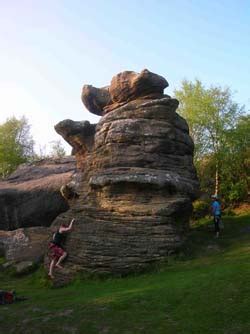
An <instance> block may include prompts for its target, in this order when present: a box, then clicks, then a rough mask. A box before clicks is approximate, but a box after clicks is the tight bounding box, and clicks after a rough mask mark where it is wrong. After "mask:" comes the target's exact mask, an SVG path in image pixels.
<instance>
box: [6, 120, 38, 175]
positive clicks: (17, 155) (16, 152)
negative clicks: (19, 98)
mask: <svg viewBox="0 0 250 334" xmlns="http://www.w3.org/2000/svg"><path fill="white" fill-rule="evenodd" d="M33 156H34V140H33V138H32V136H31V134H30V125H29V124H28V120H27V119H26V118H25V117H24V116H23V117H21V118H20V119H17V118H15V117H11V118H9V119H7V121H6V122H5V123H3V124H1V125H0V176H1V177H6V176H7V175H9V174H10V173H11V172H13V171H14V170H15V169H16V168H17V166H18V165H20V164H21V163H24V162H27V161H29V160H30V159H32V157H33Z"/></svg>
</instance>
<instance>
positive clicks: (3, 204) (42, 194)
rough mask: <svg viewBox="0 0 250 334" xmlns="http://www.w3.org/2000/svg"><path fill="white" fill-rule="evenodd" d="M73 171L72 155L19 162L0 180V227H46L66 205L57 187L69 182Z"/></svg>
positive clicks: (11, 228)
mask: <svg viewBox="0 0 250 334" xmlns="http://www.w3.org/2000/svg"><path fill="white" fill-rule="evenodd" d="M75 173H76V162H75V158H74V157H64V158H60V159H44V160H41V161H37V162H34V163H32V164H24V165H21V166H20V167H19V168H18V169H17V170H16V171H15V172H14V173H13V174H11V176H10V177H9V178H8V179H7V180H5V181H2V182H0V230H15V229H18V228H20V227H32V226H50V225H51V223H52V222H53V220H54V219H55V218H56V217H57V216H58V215H59V214H60V213H62V212H64V211H67V210H68V208H69V204H68V201H67V200H65V198H64V197H63V196H62V195H61V193H60V188H61V187H62V186H63V185H65V184H67V183H68V182H72V177H73V176H74V175H75Z"/></svg>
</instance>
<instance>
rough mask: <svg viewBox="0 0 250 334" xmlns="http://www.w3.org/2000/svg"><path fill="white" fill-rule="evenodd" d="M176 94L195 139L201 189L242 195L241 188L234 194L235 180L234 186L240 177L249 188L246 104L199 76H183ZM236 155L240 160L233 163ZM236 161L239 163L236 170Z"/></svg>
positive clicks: (180, 109)
mask: <svg viewBox="0 0 250 334" xmlns="http://www.w3.org/2000/svg"><path fill="white" fill-rule="evenodd" d="M175 96H176V98H177V99H178V100H179V101H180V106H179V109H178V112H179V113H180V114H181V115H182V116H183V117H184V118H185V119H186V120H187V122H188V124H189V129H190V135H191V137H192V138H193V140H194V143H195V157H194V160H195V165H196V167H197V171H198V175H199V178H200V181H201V188H202V190H204V191H209V192H215V193H218V192H219V190H220V192H222V193H224V196H227V198H228V199H229V198H231V199H232V197H235V199H236V197H237V196H238V198H239V197H241V198H242V196H239V191H238V195H235V196H232V191H233V187H232V182H233V184H234V186H235V185H236V184H237V182H238V181H239V180H241V183H240V184H241V186H240V187H241V189H243V188H244V189H246V187H245V184H246V183H247V176H246V172H244V168H245V167H246V158H245V157H246V156H247V150H248V154H249V149H248V148H247V147H248V144H249V135H248V133H249V132H250V129H249V118H248V117H244V107H243V106H240V105H239V104H238V103H236V102H234V101H233V94H232V92H231V90H230V88H228V87H226V88H221V87H220V86H211V87H209V88H206V87H205V86H204V85H203V84H202V83H201V81H199V80H195V81H194V82H191V81H187V80H184V81H183V82H182V84H181V88H180V89H177V90H175ZM247 142H248V144H247ZM240 152H241V153H240ZM236 156H237V158H238V160H237V162H236V163H234V164H232V159H233V158H234V159H236ZM230 159H231V160H230ZM244 159H245V160H244ZM242 160H244V161H245V162H244V163H243V162H242ZM235 164H237V165H238V167H237V168H235V169H234V171H233V166H235ZM236 169H237V172H236ZM232 175H234V177H232ZM242 178H243V179H244V180H245V181H244V182H243V181H242V180H243V179H242ZM229 179H230V180H231V181H229ZM219 181H220V189H219ZM242 182H243V183H244V186H242V184H243V183H242ZM229 183H231V186H229ZM242 187H243V188H242ZM228 192H230V193H231V195H229V193H228ZM243 192H244V194H245V193H246V191H245V190H244V191H243ZM226 193H227V195H226ZM230 196H231V197H230Z"/></svg>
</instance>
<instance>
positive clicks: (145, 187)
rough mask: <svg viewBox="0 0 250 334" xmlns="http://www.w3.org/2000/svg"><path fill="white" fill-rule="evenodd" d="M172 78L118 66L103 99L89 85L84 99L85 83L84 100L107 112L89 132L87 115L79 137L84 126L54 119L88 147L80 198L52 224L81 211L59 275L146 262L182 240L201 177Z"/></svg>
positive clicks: (132, 267) (119, 269) (125, 269)
mask: <svg viewBox="0 0 250 334" xmlns="http://www.w3.org/2000/svg"><path fill="white" fill-rule="evenodd" d="M167 85H168V83H167V81H166V80H165V79H164V78H162V77H160V76H157V75H156V74H153V73H150V72H149V71H147V70H144V71H142V72H141V73H140V74H137V73H134V72H129V71H126V72H123V73H120V74H118V75H117V76H116V77H114V78H113V79H112V82H111V86H110V87H105V90H106V92H107V91H108V92H109V94H110V95H109V97H108V98H107V99H106V102H104V100H102V103H100V94H99V93H98V95H97V97H96V100H95V96H94V93H93V92H94V90H92V95H91V103H86V100H87V99H88V97H87V96H86V95H84V92H86V90H85V88H84V89H83V95H84V98H83V101H84V102H85V104H86V107H87V108H89V110H90V111H91V112H94V113H96V109H94V110H92V107H91V105H98V106H99V108H100V109H99V111H98V113H99V114H104V116H103V117H102V118H101V119H100V121H99V123H98V124H97V125H96V126H94V125H93V127H92V130H93V131H92V132H91V135H90V137H91V138H92V139H91V140H90V137H88V136H87V137H86V132H85V129H84V127H85V126H86V125H84V123H82V125H83V130H82V135H80V133H79V132H77V131H76V134H75V138H74V134H72V131H71V130H72V129H74V128H78V130H79V131H81V130H80V127H79V123H78V122H73V121H70V122H69V121H68V120H67V121H64V122H61V123H59V125H57V126H56V127H55V128H56V130H57V131H58V129H60V130H59V131H58V132H59V133H60V134H61V135H62V136H63V137H64V139H66V140H67V141H68V142H69V143H71V144H72V143H73V145H72V146H73V147H74V148H76V151H77V152H78V155H77V159H80V156H81V152H84V153H83V155H84V159H83V160H82V161H81V163H80V167H81V170H82V180H81V184H80V192H79V195H80V196H79V199H78V200H76V201H75V202H74V205H73V206H72V207H71V208H70V210H68V211H67V212H66V213H64V215H63V216H59V217H58V218H57V219H56V220H55V222H54V224H53V225H54V227H56V226H58V225H59V224H61V223H62V222H67V221H70V219H71V218H72V217H75V218H76V223H75V226H74V230H73V231H72V233H71V234H70V235H69V236H68V239H67V243H66V245H65V247H66V249H67V251H68V252H69V257H68V260H67V261H66V271H61V272H59V271H58V273H57V279H58V280H61V281H65V280H66V281H67V280H68V279H70V278H71V277H72V276H73V275H74V273H75V272H78V271H85V272H92V273H93V272H94V273H113V274H126V273H129V272H131V271H137V270H141V269H143V268H145V267H146V266H147V265H148V264H150V263H154V262H157V261H160V260H164V259H166V258H167V256H168V254H169V253H171V252H172V251H174V250H176V249H177V248H178V247H179V246H180V245H181V244H182V242H183V240H184V238H185V232H186V231H187V229H188V224H189V217H190V215H191V212H192V200H193V199H194V198H195V197H196V196H197V191H198V181H197V177H196V171H195V169H194V166H193V149H194V146H193V142H192V139H191V138H190V136H189V133H188V126H187V123H186V121H185V120H184V119H183V118H182V117H181V116H179V115H178V114H177V113H176V109H177V107H178V101H177V100H176V99H172V98H170V97H169V96H167V95H164V94H163V89H164V88H165V87H166V86H167ZM85 87H86V86H85ZM97 91H98V89H97ZM97 91H96V92H97ZM102 96H103V95H102ZM106 97H107V96H106ZM105 103H106V104H105ZM87 127H88V128H89V127H90V125H89V124H88V125H87ZM94 129H95V133H94ZM73 132H74V131H73ZM69 134H70V135H69ZM86 138H87V141H90V142H91V145H89V144H88V143H87V142H85V140H86ZM81 140H82V141H81ZM75 142H77V143H79V142H80V144H79V145H74V143H75ZM83 147H84V148H85V149H84V150H82V148H83ZM86 147H87V149H86Z"/></svg>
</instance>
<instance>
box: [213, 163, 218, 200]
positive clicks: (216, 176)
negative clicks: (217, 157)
mask: <svg viewBox="0 0 250 334" xmlns="http://www.w3.org/2000/svg"><path fill="white" fill-rule="evenodd" d="M218 193H219V164H218V161H216V166H215V192H214V194H215V195H218Z"/></svg>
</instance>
